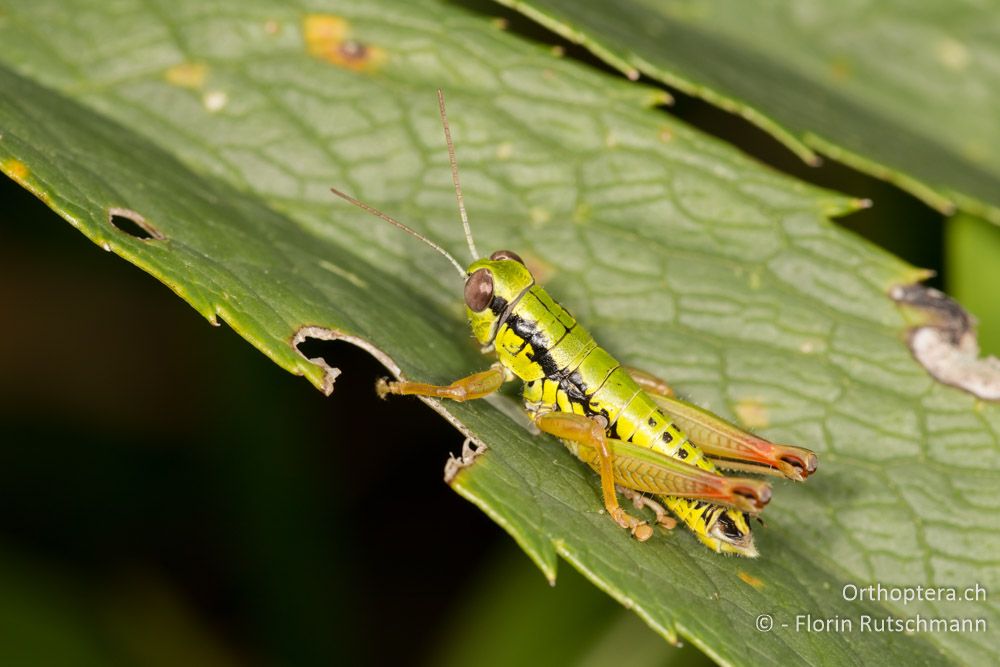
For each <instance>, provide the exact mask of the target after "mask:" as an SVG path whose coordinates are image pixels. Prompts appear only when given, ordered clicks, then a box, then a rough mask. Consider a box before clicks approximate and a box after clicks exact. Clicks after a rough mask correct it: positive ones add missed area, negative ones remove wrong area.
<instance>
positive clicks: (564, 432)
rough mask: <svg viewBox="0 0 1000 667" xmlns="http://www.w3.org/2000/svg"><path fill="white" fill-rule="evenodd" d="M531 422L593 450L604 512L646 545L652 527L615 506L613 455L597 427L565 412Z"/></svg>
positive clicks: (542, 416) (583, 417)
mask: <svg viewBox="0 0 1000 667" xmlns="http://www.w3.org/2000/svg"><path fill="white" fill-rule="evenodd" d="M533 420H534V422H535V424H536V425H537V426H538V428H539V429H541V430H542V431H544V432H545V433H548V434H550V435H554V436H556V437H557V438H560V439H562V440H569V441H572V442H577V443H580V444H582V445H584V446H586V447H588V448H591V449H593V451H595V452H596V454H597V466H596V467H597V471H598V473H599V474H600V475H601V494H602V496H603V497H604V509H605V510H607V512H608V514H609V515H610V516H611V519H612V520H613V521H614V522H615V523H617V524H618V525H619V526H621V527H622V528H625V529H626V530H628V531H629V532H630V533H632V536H633V537H634V538H635V539H637V540H639V541H640V542H645V541H646V540H648V539H649V538H650V537H652V536H653V528H652V527H651V526H650V525H649V524H648V523H647V522H645V521H643V520H642V519H639V518H637V517H634V516H632V515H631V514H629V513H628V512H626V511H625V510H623V509H622V507H621V505H619V504H618V496H617V495H616V494H615V473H614V456H613V455H612V453H611V450H610V448H609V447H608V441H607V437H606V436H605V435H604V429H603V428H602V427H601V425H600V424H598V423H597V422H596V421H595V420H593V419H590V418H589V417H585V416H583V415H578V414H573V413H567V412H543V413H536V414H535V415H534V416H533Z"/></svg>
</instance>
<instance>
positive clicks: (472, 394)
mask: <svg viewBox="0 0 1000 667" xmlns="http://www.w3.org/2000/svg"><path fill="white" fill-rule="evenodd" d="M506 380H507V371H506V370H504V367H503V366H501V365H500V364H493V365H492V366H490V368H489V370H485V371H483V372H481V373H473V374H472V375H469V376H466V377H464V378H460V379H458V380H455V381H454V382H452V383H451V384H449V385H444V386H441V385H434V384H425V383H423V382H410V381H409V380H399V381H391V380H387V379H385V378H379V379H378V381H376V382H375V392H376V393H377V394H378V396H379V398H385V397H386V396H387V395H388V394H399V395H403V396H427V397H430V398H450V399H451V400H453V401H458V402H459V403H461V402H463V401H471V400H475V399H477V398H483V397H485V396H489V395H490V394H492V393H494V392H495V391H497V390H498V389H500V387H501V386H503V383H504V382H506Z"/></svg>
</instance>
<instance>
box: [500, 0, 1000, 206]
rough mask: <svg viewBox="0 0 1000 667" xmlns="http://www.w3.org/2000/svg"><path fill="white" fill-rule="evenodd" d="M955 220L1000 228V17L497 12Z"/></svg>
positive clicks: (924, 8) (953, 10) (818, 11)
mask: <svg viewBox="0 0 1000 667" xmlns="http://www.w3.org/2000/svg"><path fill="white" fill-rule="evenodd" d="M497 1H498V2H500V3H501V4H504V5H507V6H510V7H513V8H514V9H517V10H518V11H520V12H523V13H524V14H526V15H528V16H529V17H531V18H533V19H535V20H537V21H538V22H540V23H542V24H543V25H545V26H546V27H548V28H550V29H552V30H553V31H555V32H557V33H559V34H560V35H562V36H564V37H566V38H567V39H570V40H572V41H574V42H577V43H579V44H582V45H583V46H585V47H586V48H588V49H590V50H591V51H593V52H594V54H596V55H597V56H598V57H600V58H602V59H604V60H606V61H607V62H608V63H609V64H610V65H612V66H614V67H616V68H618V69H620V70H622V71H623V72H626V73H628V74H629V75H630V76H632V77H637V76H638V75H639V73H642V74H645V75H647V76H649V77H651V78H654V79H657V80H659V81H663V82H665V83H667V84H670V85H672V86H676V87H677V88H678V89H680V90H682V91H684V92H685V93H688V94H690V95H696V96H698V97H701V98H704V99H705V100H707V101H709V102H711V103H713V104H716V105H718V106H720V107H722V108H724V109H727V110H729V111H732V112H733V113H738V114H739V115H741V116H743V117H744V118H746V119H747V120H749V121H750V122H752V123H754V124H756V125H758V126H760V127H761V128H762V129H764V130H765V131H767V132H770V133H771V134H772V135H774V137H775V138H777V139H778V140H779V141H782V142H783V143H785V144H786V145H787V146H788V147H789V148H790V149H791V150H793V151H795V152H796V153H797V154H798V155H800V156H801V157H802V158H803V159H805V160H806V161H807V162H814V161H815V159H816V156H815V153H814V152H813V151H819V152H821V153H825V154H827V155H829V156H830V157H832V158H834V159H836V160H840V161H841V162H844V163H846V164H849V165H850V166H852V167H854V168H856V169H858V170H860V171H863V172H866V173H868V174H871V175H873V176H876V177H878V178H882V179H885V180H888V181H890V182H892V183H895V184H897V185H899V186H900V187H902V188H903V189H905V190H908V191H909V192H911V193H912V194H914V195H915V196H917V197H919V198H921V199H923V200H924V201H925V202H927V203H928V204H930V205H931V206H933V207H935V208H937V209H939V210H941V211H943V212H945V213H950V212H952V211H954V209H955V207H956V206H957V207H961V208H962V209H964V210H966V211H969V212H972V213H975V214H977V215H980V216H983V217H985V218H987V219H989V220H991V221H992V222H994V223H997V224H1000V194H998V192H1000V187H998V185H1000V151H997V150H996V146H998V145H1000V123H997V122H996V110H997V108H998V107H1000V93H998V92H997V91H1000V68H997V67H996V65H995V63H996V61H997V59H998V58H1000V16H998V14H997V12H996V10H995V8H994V9H985V10H984V9H983V7H981V6H980V4H979V3H974V2H968V1H963V2H944V1H938V2H921V3H913V2H906V0H894V1H892V2H877V3H875V2H863V3H856V2H855V3H841V2H826V1H824V0H805V1H804V2H793V3H767V4H766V5H761V4H760V3H753V2H741V1H740V0H712V1H710V2H704V1H702V0H680V1H679V2H655V1H652V0H627V1H626V2H618V3H614V4H613V5H612V4H608V3H592V2H578V1H577V0H497Z"/></svg>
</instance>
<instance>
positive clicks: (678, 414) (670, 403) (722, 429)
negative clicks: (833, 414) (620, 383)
mask: <svg viewBox="0 0 1000 667" xmlns="http://www.w3.org/2000/svg"><path fill="white" fill-rule="evenodd" d="M628 372H629V375H631V376H632V379H634V380H635V381H636V382H637V383H638V384H639V386H641V387H642V388H643V389H644V390H645V391H646V393H647V394H649V396H650V397H651V398H652V399H653V400H654V401H656V404H657V405H658V406H659V407H660V409H661V410H663V411H664V412H665V413H666V414H667V415H668V416H669V417H670V418H671V419H672V420H673V421H674V422H676V424H677V426H679V427H680V428H681V430H682V431H684V432H685V433H687V435H688V437H690V438H691V441H692V442H694V443H695V444H696V445H698V446H699V447H700V448H701V449H702V451H704V452H705V454H706V456H708V457H709V458H711V459H712V461H713V462H714V463H715V464H716V465H718V466H719V467H721V468H725V469H727V470H739V471H743V472H757V473H764V474H767V475H777V476H783V477H787V478H788V479H792V480H795V481H797V482H801V481H804V480H805V479H806V478H807V477H808V476H809V475H811V474H813V473H814V472H816V467H817V464H818V459H817V458H816V454H815V453H814V452H812V451H811V450H808V449H805V448H803V447H795V446H793V445H781V444H776V443H773V442H770V441H769V440H765V439H764V438H759V437H757V436H755V435H753V434H752V433H747V432H746V431H744V430H743V429H741V428H739V427H738V426H736V425H734V424H730V423H729V422H727V421H726V420H724V419H722V418H721V417H719V416H717V415H714V414H712V413H711V412H709V411H708V410H704V409H702V408H699V407H698V406H697V405H693V404H691V403H688V402H686V401H682V400H680V399H678V398H675V397H674V392H673V389H671V388H670V386H669V385H668V384H667V383H666V382H664V381H663V380H660V379H658V378H656V377H655V376H653V375H650V374H648V373H645V372H643V371H637V370H635V369H631V368H630V369H628Z"/></svg>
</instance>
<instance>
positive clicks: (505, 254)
mask: <svg viewBox="0 0 1000 667" xmlns="http://www.w3.org/2000/svg"><path fill="white" fill-rule="evenodd" d="M490 259H492V260H493V261H497V260H498V259H512V260H514V261H515V262H518V263H519V264H524V260H523V259H521V256H520V255H518V254H517V253H516V252H514V251H513V250H497V251H496V252H495V253H493V254H492V255H490Z"/></svg>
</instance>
